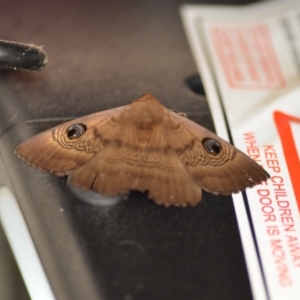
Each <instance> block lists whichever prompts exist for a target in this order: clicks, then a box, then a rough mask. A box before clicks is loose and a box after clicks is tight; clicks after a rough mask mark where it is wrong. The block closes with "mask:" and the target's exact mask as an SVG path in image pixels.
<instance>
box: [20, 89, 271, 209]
mask: <svg viewBox="0 0 300 300" xmlns="http://www.w3.org/2000/svg"><path fill="white" fill-rule="evenodd" d="M15 152H16V153H17V155H18V156H20V157H21V158H23V159H24V160H25V161H27V162H28V163H29V164H30V165H33V166H35V167H36V168H38V169H39V170H41V171H50V172H51V173H53V174H55V175H57V176H64V175H69V180H70V181H71V182H72V184H73V185H74V186H76V187H79V188H82V189H86V190H93V191H95V192H97V193H100V194H101V195H107V196H116V195H123V194H127V193H128V192H129V191H130V190H137V191H140V192H146V191H148V197H149V198H150V199H152V200H153V201H154V202H155V203H156V204H160V205H164V206H170V205H175V206H187V205H196V204H197V203H199V202H200V201H201V199H202V190H204V191H206V192H210V193H213V194H215V195H218V194H222V195H230V194H231V193H237V192H239V191H242V190H244V189H245V188H247V187H253V186H254V185H256V184H259V183H261V182H262V181H266V180H267V179H268V178H269V177H270V176H269V174H268V173H267V172H266V171H265V170H264V169H263V168H262V167H260V166H259V165H258V164H257V163H256V162H255V161H253V160H252V159H250V158H249V157H248V156H247V155H245V154H244V153H242V152H241V151H240V150H238V149H237V148H235V147H234V146H232V145H231V144H229V143H227V142H226V141H224V140H223V139H221V138H220V137H218V136H217V135H215V134H214V133H212V132H210V131H209V130H207V129H206V128H204V127H202V126H200V125H198V124H196V123H194V122H192V121H191V120H189V119H187V118H185V117H183V116H181V115H180V114H177V113H175V112H173V111H171V110H169V109H167V108H165V107H164V106H163V105H162V104H161V103H160V102H159V101H158V100H157V99H156V98H155V97H153V96H152V95H151V94H150V93H148V92H147V93H146V94H144V95H142V96H141V97H140V98H138V99H136V100H135V101H133V103H132V104H130V105H126V106H122V107H118V108H114V109H109V110H106V111H102V112H98V113H95V114H91V115H88V116H85V117H82V118H78V119H75V120H73V121H69V122H67V123H65V124H62V125H59V126H56V127H54V128H52V129H49V130H47V131H45V132H42V133H40V134H38V135H36V136H34V137H32V138H30V139H29V140H27V141H25V142H23V143H22V144H21V145H19V146H18V147H17V148H16V150H15Z"/></svg>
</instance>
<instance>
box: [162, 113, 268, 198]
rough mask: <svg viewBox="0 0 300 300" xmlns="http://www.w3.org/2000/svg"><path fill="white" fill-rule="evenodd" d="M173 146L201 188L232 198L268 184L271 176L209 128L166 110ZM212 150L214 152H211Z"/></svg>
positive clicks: (167, 137) (170, 139)
mask: <svg viewBox="0 0 300 300" xmlns="http://www.w3.org/2000/svg"><path fill="white" fill-rule="evenodd" d="M166 116H168V117H166V118H167V119H168V120H166V122H165V123H166V124H168V126H169V127H171V128H172V130H170V131H169V133H168V134H167V135H166V139H167V141H168V144H169V145H170V147H171V148H172V149H173V150H174V151H175V152H176V153H177V155H178V157H179V158H180V160H181V162H182V164H183V165H184V166H185V168H186V170H187V171H188V172H189V174H190V176H191V177H192V178H193V179H194V180H195V181H196V183H197V184H198V186H199V187H201V188H202V189H203V190H205V191H207V192H212V193H214V194H223V195H229V194H231V193H237V192H239V191H242V190H244V189H246V188H247V187H253V186H254V185H255V184H258V183H261V182H262V181H266V180H267V179H268V178H269V177H270V176H269V174H268V173H267V172H266V171H265V170H264V169H263V168H262V167H260V166H259V165H258V164H257V163H256V162H255V161H253V160H252V159H250V158H249V157H248V156H247V155H245V154H244V153H242V152H241V151H240V150H238V149H237V148H235V147H234V146H233V145H231V144H229V143H227V142H226V141H224V140H223V139H221V138H220V137H218V136H217V135H215V134H214V133H212V132H211V131H209V130H207V129H206V128H204V127H202V126H200V125H198V124H196V123H194V122H192V121H191V120H189V119H187V118H184V117H181V116H179V115H178V114H176V113H174V112H172V111H169V110H166ZM209 150H211V151H209Z"/></svg>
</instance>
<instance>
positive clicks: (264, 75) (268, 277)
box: [181, 0, 300, 300]
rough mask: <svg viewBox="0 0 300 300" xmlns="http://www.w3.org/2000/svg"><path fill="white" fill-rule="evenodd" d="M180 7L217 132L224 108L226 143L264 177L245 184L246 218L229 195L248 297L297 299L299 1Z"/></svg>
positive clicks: (299, 280)
mask: <svg viewBox="0 0 300 300" xmlns="http://www.w3.org/2000/svg"><path fill="white" fill-rule="evenodd" d="M181 13H182V18H183V22H184V25H185V29H186V33H187V36H188V39H189V42H190V45H191V48H192V51H193V54H194V57H195V60H196V63H197V65H198V68H199V72H200V75H201V77H202V79H203V82H204V87H205V90H206V94H207V97H208V101H209V104H210V108H211V112H212V116H213V119H214V123H215V126H216V130H217V133H218V134H219V135H221V136H222V137H223V138H225V139H228V133H227V132H226V130H225V128H226V126H225V124H226V123H225V118H224V114H223V110H222V108H224V113H225V114H226V119H227V121H228V125H229V128H230V134H231V136H232V139H233V143H234V145H235V146H236V147H237V148H239V149H241V150H242V151H244V152H245V153H246V154H248V155H249V156H250V157H251V158H253V159H254V160H256V161H257V162H258V163H259V164H260V165H262V166H263V167H264V168H265V169H266V170H267V171H268V172H269V173H270V175H271V179H270V180H269V181H267V182H266V183H264V184H262V185H259V186H256V187H254V188H253V189H248V190H247V197H248V203H249V209H250V214H251V216H250V218H249V219H248V220H245V216H246V213H245V210H246V207H245V206H244V205H243V199H242V197H241V195H235V196H234V203H235V209H236V214H237V218H238V222H239V227H240V232H241V238H242V242H243V247H244V252H245V257H246V261H247V266H248V271H249V277H250V281H251V286H252V290H253V295H254V298H255V299H268V298H269V299H272V300H273V299H274V300H277V299H278V300H282V299H300V218H299V209H300V154H299V153H300V2H299V1H298V0H297V1H285V0H281V1H267V2H264V3H259V4H252V5H248V6H240V7H232V6H201V5H184V6H183V7H182V8H181ZM297 199H298V202H297ZM252 221H253V229H254V234H253V235H251V230H250V222H252ZM254 238H256V240H257V246H258V252H257V251H256V249H255V240H254ZM260 259H261V265H260Z"/></svg>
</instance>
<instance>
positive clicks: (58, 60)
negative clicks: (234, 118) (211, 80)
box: [0, 0, 252, 300]
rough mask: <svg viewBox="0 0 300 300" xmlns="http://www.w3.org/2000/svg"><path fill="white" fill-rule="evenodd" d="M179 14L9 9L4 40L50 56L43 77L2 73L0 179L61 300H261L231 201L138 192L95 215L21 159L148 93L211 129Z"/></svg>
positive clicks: (110, 7) (138, 9) (125, 6)
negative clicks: (33, 142)
mask: <svg viewBox="0 0 300 300" xmlns="http://www.w3.org/2000/svg"><path fill="white" fill-rule="evenodd" d="M218 2H219V3H221V2H220V1H218ZM239 2H242V1H236V3H239ZM5 3H6V4H5ZM181 3H183V1H158V0H157V1H147V2H146V1H133V0H129V1H117V0H115V1H64V2H59V1H57V2H55V1H33V0H32V1H27V2H22V1H14V2H13V3H12V2H10V1H2V5H4V6H5V9H6V11H7V13H6V14H5V15H4V16H2V17H1V19H0V25H1V26H0V28H2V29H1V34H2V38H3V39H9V40H17V41H19V42H26V43H34V44H36V45H44V46H45V50H46V52H47V53H48V55H49V62H48V65H47V66H46V68H45V70H43V71H42V72H41V73H34V74H31V73H30V74H29V73H26V74H24V73H14V72H10V73H1V78H0V155H1V157H2V159H3V162H4V166H5V170H0V172H6V173H7V175H8V176H9V178H10V183H11V188H12V189H13V191H14V192H15V195H16V196H17V198H18V200H19V203H20V206H21V208H22V211H23V213H24V216H25V219H26V221H27V224H28V227H29V229H30V232H31V234H32V237H33V239H34V242H35V245H36V247H37V250H38V253H39V255H40V258H41V260H42V263H43V265H44V268H45V272H46V274H47V276H48V278H49V281H50V284H51V286H52V288H53V290H54V293H55V295H56V296H57V299H60V300H61V299H72V300H76V299H109V300H111V299H113V300H118V299H125V300H130V299H145V300H147V299H172V300H176V299H180V300H181V299H252V295H251V290H250V285H249V279H248V275H247V271H246V266H245V261H244V256H243V251H242V247H241V241H240V237H239V232H238V227H237V223H236V217H235V213H234V207H233V204H232V200H231V197H222V196H218V197H217V196H212V195H210V194H204V199H203V201H202V203H201V204H200V205H198V206H197V207H194V208H185V209H180V208H168V209H166V208H164V207H160V206H157V205H155V204H153V203H152V202H151V201H149V200H147V198H146V195H143V194H141V193H132V194H130V196H129V198H128V199H127V200H126V201H125V202H123V203H120V204H118V205H117V206H115V207H112V208H110V209H108V208H101V207H95V206H91V205H87V204H85V203H83V202H81V201H80V200H78V199H77V198H76V197H74V196H73V195H72V193H70V191H69V189H68V187H67V186H66V178H57V177H55V176H53V175H51V174H47V173H40V172H39V171H38V170H36V169H34V168H31V167H29V166H28V165H27V164H26V163H24V162H23V161H21V160H20V159H19V158H17V157H16V156H15V155H14V153H13V151H14V149H15V147H16V146H17V145H18V144H19V143H20V142H22V141H23V140H25V139H27V138H29V137H30V136H32V135H34V134H36V133H37V132H40V131H42V130H44V129H47V128H50V127H51V126H53V125H56V124H58V123H59V122H61V121H62V119H65V118H69V117H77V116H82V115H85V114H88V113H92V112H96V111H99V110H103V109H107V108H111V107H117V106H120V105H125V104H128V103H130V102H131V101H132V100H134V99H135V98H137V97H139V96H140V95H141V94H142V93H144V92H145V91H146V89H147V88H148V87H149V88H150V91H151V92H152V93H153V94H154V95H155V96H156V97H157V98H158V99H160V100H161V101H162V102H163V103H164V105H165V106H167V107H169V108H174V109H177V110H179V111H188V112H191V115H190V116H191V117H193V118H197V120H198V121H200V122H201V123H202V125H204V126H207V127H209V128H211V129H213V128H212V122H211V119H210V115H209V111H208V106H207V103H206V101H205V99H204V97H201V96H199V95H197V94H195V93H194V92H192V91H191V89H190V88H189V87H188V85H187V84H186V79H187V78H189V77H190V76H192V75H194V74H196V73H197V71H196V67H195V64H194V61H193V58H192V56H191V53H190V50H189V46H188V43H187V41H186V37H185V34H184V32H183V26H182V23H181V20H180V16H179V11H178V10H179V5H180V4H181ZM3 28H5V31H4V29H3ZM49 118H58V120H57V121H51V120H49ZM27 121H28V122H27ZM0 178H1V177H0Z"/></svg>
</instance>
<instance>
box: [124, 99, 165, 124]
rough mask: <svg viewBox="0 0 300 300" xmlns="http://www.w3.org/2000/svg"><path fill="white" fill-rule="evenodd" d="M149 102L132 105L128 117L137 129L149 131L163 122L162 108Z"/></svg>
mask: <svg viewBox="0 0 300 300" xmlns="http://www.w3.org/2000/svg"><path fill="white" fill-rule="evenodd" d="M149 102H150V101H145V102H144V103H141V102H140V103H138V105H132V108H131V113H130V117H131V118H132V119H131V120H132V122H133V123H135V124H136V126H137V127H138V128H141V129H150V128H152V127H153V126H155V125H156V124H158V123H162V122H163V118H164V111H163V107H162V106H161V105H157V104H156V103H153V102H151V103H149ZM134 104H135V103H134ZM151 104H152V105H151ZM153 104H154V105H153Z"/></svg>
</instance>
